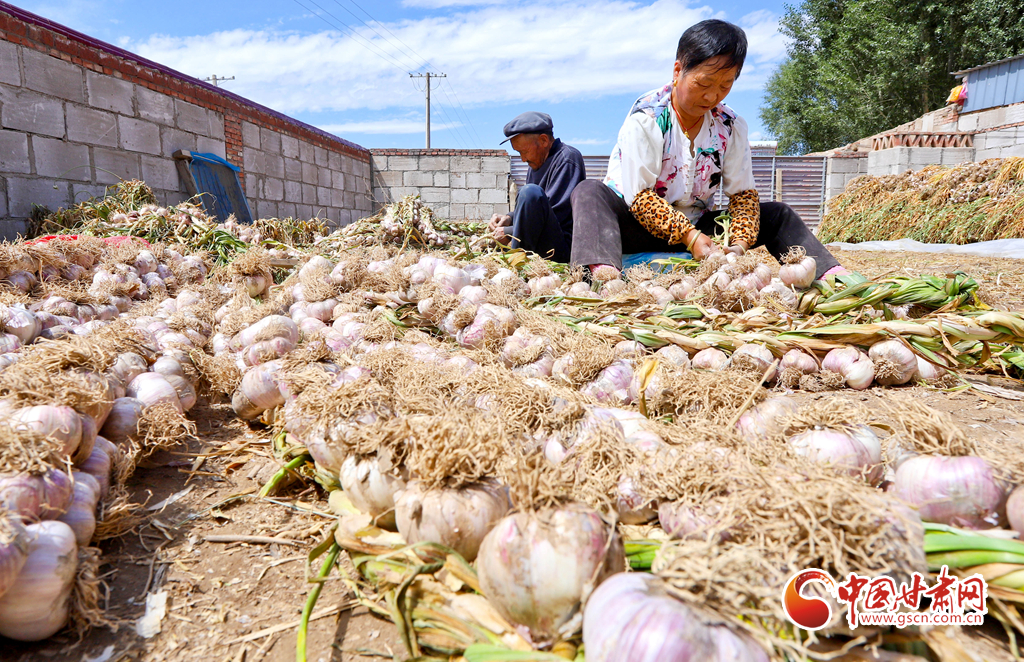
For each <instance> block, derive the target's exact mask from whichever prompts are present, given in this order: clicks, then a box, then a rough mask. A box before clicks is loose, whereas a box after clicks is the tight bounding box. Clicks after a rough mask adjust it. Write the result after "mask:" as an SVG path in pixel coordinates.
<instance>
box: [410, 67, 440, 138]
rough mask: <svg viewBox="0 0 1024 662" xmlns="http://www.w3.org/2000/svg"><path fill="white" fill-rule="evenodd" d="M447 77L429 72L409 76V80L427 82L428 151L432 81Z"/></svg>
mask: <svg viewBox="0 0 1024 662" xmlns="http://www.w3.org/2000/svg"><path fill="white" fill-rule="evenodd" d="M447 77H448V76H446V75H445V74H432V73H430V72H429V71H428V72H427V73H425V74H409V78H425V79H426V80H427V88H426V92H427V149H430V79H431V78H447Z"/></svg>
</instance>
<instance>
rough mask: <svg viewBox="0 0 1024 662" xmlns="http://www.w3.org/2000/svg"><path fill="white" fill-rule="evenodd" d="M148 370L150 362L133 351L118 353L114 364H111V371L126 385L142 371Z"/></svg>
mask: <svg viewBox="0 0 1024 662" xmlns="http://www.w3.org/2000/svg"><path fill="white" fill-rule="evenodd" d="M148 371H149V363H148V362H147V361H146V359H144V358H142V357H141V356H139V355H138V354H134V353H132V352H125V353H123V354H118V356H117V360H116V361H114V365H112V366H110V372H112V373H113V374H114V375H115V376H116V377H117V378H118V379H120V380H121V381H122V382H123V383H124V384H125V386H127V385H128V384H129V382H131V381H132V380H133V379H135V378H136V377H138V376H139V375H141V374H142V373H144V372H148Z"/></svg>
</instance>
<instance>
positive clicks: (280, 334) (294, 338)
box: [229, 315, 299, 352]
mask: <svg viewBox="0 0 1024 662" xmlns="http://www.w3.org/2000/svg"><path fill="white" fill-rule="evenodd" d="M271 338H287V339H289V340H291V343H292V346H293V347H294V346H295V343H297V342H299V327H298V326H297V325H296V324H295V322H293V321H292V320H291V319H289V318H287V317H285V316H284V315H268V316H267V317H264V318H263V319H261V320H260V321H258V322H256V323H255V324H253V325H251V326H248V327H246V328H244V329H242V330H241V331H239V332H238V333H236V334H235V336H234V337H233V338H232V339H231V342H230V343H229V347H230V349H231V350H232V351H236V352H237V351H239V350H241V349H243V348H245V347H248V346H250V345H252V344H254V343H256V342H258V341H261V340H270V339H271Z"/></svg>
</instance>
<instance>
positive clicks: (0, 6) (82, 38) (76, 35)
mask: <svg viewBox="0 0 1024 662" xmlns="http://www.w3.org/2000/svg"><path fill="white" fill-rule="evenodd" d="M0 13H4V14H8V15H10V16H11V17H13V18H14V19H15V20H17V21H21V22H22V23H26V24H28V25H33V26H36V27H37V28H42V29H43V30H47V31H49V32H53V33H55V34H58V35H60V36H62V37H64V38H66V39H69V40H71V41H77V42H79V43H80V44H83V45H85V46H87V47H89V48H91V49H94V50H97V51H100V52H102V53H106V54H107V55H112V56H114V57H116V58H119V59H121V60H126V61H129V62H133V63H135V64H137V65H140V66H142V67H145V68H147V69H151V70H154V71H157V72H159V73H161V74H163V75H164V76H167V77H169V78H173V79H176V80H178V81H181V82H183V83H186V84H188V85H191V86H194V87H198V88H200V89H202V90H203V91H204V92H206V93H207V94H206V95H205V96H207V97H209V93H213V95H216V96H219V97H222V98H223V99H224V102H223V103H222V104H221V105H222V106H223V107H224V109H228V108H229V107H230V105H231V103H229V102H233V103H234V104H236V105H241V106H245V107H247V108H249V109H252V110H255V111H256V112H258V113H260V114H262V115H267V116H270V117H272V118H274V119H276V120H278V121H280V122H283V123H285V124H290V125H292V126H293V127H294V128H295V129H298V130H299V131H300V132H306V133H311V134H314V135H316V136H318V137H319V138H320V139H321V140H324V141H325V142H328V143H334V144H336V145H338V146H339V147H341V148H343V150H344V151H354V152H357V153H360V156H364V158H365V155H367V154H368V152H369V151H370V150H368V149H366V148H365V147H363V146H362V145H357V144H356V143H353V142H350V141H348V140H345V139H344V138H339V137H338V136H335V135H334V134H331V133H328V132H327V131H324V130H323V129H319V128H317V127H315V126H313V125H311V124H306V123H305V122H302V121H300V120H297V119H295V118H293V117H289V116H288V115H285V114H283V113H280V112H278V111H276V110H274V109H272V108H268V107H267V106H263V105H261V104H258V103H256V102H255V101H252V100H250V99H247V98H245V97H243V96H241V95H238V94H235V93H233V92H229V91H228V90H225V89H223V88H220V87H217V86H215V85H212V84H210V83H207V82H204V81H201V80H199V79H198V78H193V77H192V76H189V75H187V74H184V73H182V72H180V71H177V70H176V69H172V68H170V67H168V66H165V65H162V64H160V63H158V62H154V61H152V60H148V59H146V58H144V57H142V56H141V55H136V54H135V53H132V52H131V51H127V50H125V49H123V48H119V47H117V46H114V45H113V44H108V43H107V42H105V41H101V40H99V39H95V38H93V37H90V36H89V35H86V34H83V33H81V32H78V31H77V30H72V29H71V28H69V27H67V26H64V25H61V24H60V23H56V22H54V21H51V20H49V19H47V18H43V17H42V16H38V15H36V14H33V13H32V12H29V11H25V10H24V9H21V8H19V7H15V6H14V5H10V4H8V3H6V2H4V1H3V0H0ZM2 27H3V26H2V25H0V28H2ZM0 38H3V32H2V30H0ZM5 41H7V39H5ZM11 41H14V40H11ZM15 43H18V42H16V41H15ZM29 45H30V46H34V44H29ZM54 48H55V49H56V50H58V51H59V50H60V49H59V48H58V47H56V46H55V47H54ZM37 50H38V49H37ZM51 55H52V53H51ZM96 63H97V64H101V65H103V66H109V64H110V63H109V62H107V63H106V64H104V63H102V62H99V61H96ZM120 73H123V72H120ZM213 103H216V102H213ZM243 119H244V118H243Z"/></svg>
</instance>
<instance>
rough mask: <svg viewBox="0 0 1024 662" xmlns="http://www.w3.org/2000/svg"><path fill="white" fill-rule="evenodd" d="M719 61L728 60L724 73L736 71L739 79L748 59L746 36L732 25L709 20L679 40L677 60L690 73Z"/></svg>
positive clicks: (690, 29) (695, 26) (685, 33)
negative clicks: (727, 70) (692, 70)
mask: <svg viewBox="0 0 1024 662" xmlns="http://www.w3.org/2000/svg"><path fill="white" fill-rule="evenodd" d="M716 57H723V58H725V63H724V64H723V66H722V68H723V69H731V68H732V67H736V75H737V76H738V75H739V73H740V71H741V70H742V69H743V60H745V59H746V57H747V35H746V33H744V32H743V28H741V27H740V26H738V25H733V24H732V23H727V22H725V21H720V20H718V19H714V18H713V19H709V20H707V21H701V22H700V23H697V24H696V25H694V26H692V27H690V28H689V29H688V30H687V31H686V32H684V33H683V36H682V37H680V38H679V47H678V48H676V60H678V61H679V64H680V65H682V67H683V71H690V70H691V69H695V68H696V67H699V66H700V65H702V64H704V63H705V62H707V61H708V60H711V59H713V58H716Z"/></svg>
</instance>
